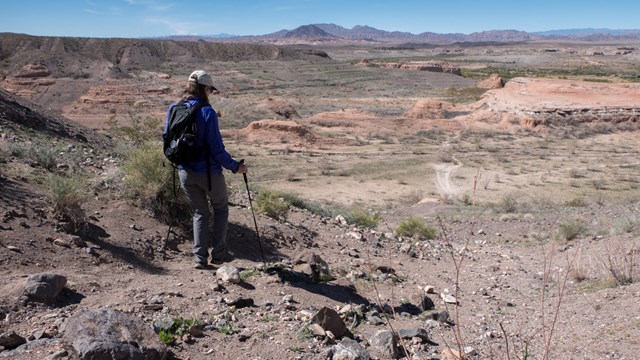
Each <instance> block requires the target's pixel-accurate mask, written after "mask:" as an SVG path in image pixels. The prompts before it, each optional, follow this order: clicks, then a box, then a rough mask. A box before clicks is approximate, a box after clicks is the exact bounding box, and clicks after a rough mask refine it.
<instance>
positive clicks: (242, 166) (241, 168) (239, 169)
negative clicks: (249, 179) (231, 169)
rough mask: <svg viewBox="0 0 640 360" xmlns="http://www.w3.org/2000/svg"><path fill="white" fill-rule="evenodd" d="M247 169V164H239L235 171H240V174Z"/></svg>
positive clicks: (244, 172)
mask: <svg viewBox="0 0 640 360" xmlns="http://www.w3.org/2000/svg"><path fill="white" fill-rule="evenodd" d="M247 171H249V168H248V167H247V165H245V164H240V166H239V167H238V171H236V172H237V173H240V174H246V173H247Z"/></svg>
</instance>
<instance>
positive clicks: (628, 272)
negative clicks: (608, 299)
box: [602, 242, 640, 286]
mask: <svg viewBox="0 0 640 360" xmlns="http://www.w3.org/2000/svg"><path fill="white" fill-rule="evenodd" d="M638 253H639V251H638V248H637V247H636V245H635V244H632V245H631V246H625V245H624V244H623V243H622V242H617V243H614V244H611V243H607V247H606V252H605V254H604V256H603V260H602V261H603V264H604V266H605V268H606V269H607V271H608V272H609V274H610V275H611V277H612V278H613V280H614V281H615V282H616V284H617V285H619V286H622V285H627V284H631V283H633V282H635V281H636V269H637V267H638V266H639V265H640V264H639V257H638Z"/></svg>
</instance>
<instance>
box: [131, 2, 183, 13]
mask: <svg viewBox="0 0 640 360" xmlns="http://www.w3.org/2000/svg"><path fill="white" fill-rule="evenodd" d="M125 1H126V2H127V3H128V4H129V5H142V6H145V7H147V8H148V9H149V10H153V11H167V10H169V9H171V8H172V7H174V6H175V5H176V4H173V3H164V2H161V1H157V0H125Z"/></svg>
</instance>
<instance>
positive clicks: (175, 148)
mask: <svg viewBox="0 0 640 360" xmlns="http://www.w3.org/2000/svg"><path fill="white" fill-rule="evenodd" d="M205 105H206V104H205V103H203V102H199V103H197V104H195V105H191V106H188V107H187V102H185V101H183V102H180V103H178V104H176V105H174V106H173V107H172V108H171V111H170V112H169V124H168V125H167V131H166V132H165V133H164V134H162V138H163V140H164V145H163V150H164V156H165V157H166V158H167V159H168V160H169V161H171V162H172V163H173V164H174V165H182V164H189V163H192V162H194V161H197V160H198V159H199V158H200V156H201V155H202V150H204V148H203V147H197V146H196V135H195V133H194V131H193V123H194V121H195V112H196V111H198V110H200V108H202V107H203V106H205Z"/></svg>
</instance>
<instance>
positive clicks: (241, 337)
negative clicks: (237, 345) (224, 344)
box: [238, 330, 253, 342]
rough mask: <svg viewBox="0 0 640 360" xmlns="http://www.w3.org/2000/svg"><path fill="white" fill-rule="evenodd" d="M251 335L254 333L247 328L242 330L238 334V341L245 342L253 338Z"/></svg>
mask: <svg viewBox="0 0 640 360" xmlns="http://www.w3.org/2000/svg"><path fill="white" fill-rule="evenodd" d="M251 336H253V334H252V333H251V332H249V331H247V330H245V331H243V332H241V333H240V334H238V341H240V342H245V341H247V340H249V339H251Z"/></svg>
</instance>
